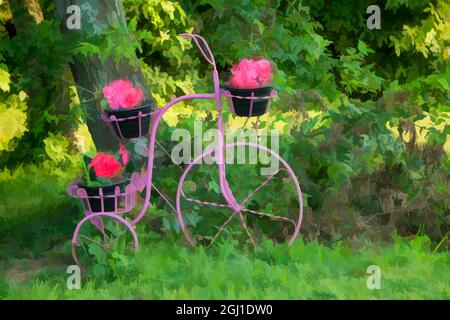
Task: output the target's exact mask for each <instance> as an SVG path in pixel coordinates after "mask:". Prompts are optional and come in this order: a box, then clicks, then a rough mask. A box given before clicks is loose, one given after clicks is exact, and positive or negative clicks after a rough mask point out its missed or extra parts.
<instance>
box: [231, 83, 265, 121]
mask: <svg viewBox="0 0 450 320" xmlns="http://www.w3.org/2000/svg"><path fill="white" fill-rule="evenodd" d="M223 88H224V89H225V90H228V91H230V93H231V94H232V95H233V96H240V97H251V96H252V92H254V100H253V110H252V114H250V102H251V100H250V99H239V98H231V100H232V101H233V106H234V112H235V113H236V115H238V116H240V117H257V116H260V115H263V114H264V113H266V112H267V107H268V105H269V100H270V99H269V98H266V99H258V97H269V96H270V93H271V92H272V89H273V87H272V86H265V87H261V88H254V89H239V88H235V87H233V86H231V85H229V84H224V86H223ZM230 107H231V106H230Z"/></svg>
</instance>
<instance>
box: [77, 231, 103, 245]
mask: <svg viewBox="0 0 450 320" xmlns="http://www.w3.org/2000/svg"><path fill="white" fill-rule="evenodd" d="M80 238H84V239H86V240H88V241H91V242H93V243H95V244H96V245H99V246H100V247H102V248H103V247H104V245H103V244H101V243H100V242H98V241H95V240H94V239H91V238H89V237H86V236H85V235H83V234H80Z"/></svg>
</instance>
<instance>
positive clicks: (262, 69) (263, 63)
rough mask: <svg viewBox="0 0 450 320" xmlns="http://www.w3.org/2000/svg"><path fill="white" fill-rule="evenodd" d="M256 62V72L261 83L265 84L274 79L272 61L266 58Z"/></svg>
mask: <svg viewBox="0 0 450 320" xmlns="http://www.w3.org/2000/svg"><path fill="white" fill-rule="evenodd" d="M255 63H256V73H257V74H258V79H259V82H260V83H261V85H265V84H267V83H269V82H270V80H272V67H271V66H270V62H269V61H267V60H266V59H261V60H258V61H256V62H255Z"/></svg>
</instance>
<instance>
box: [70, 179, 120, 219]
mask: <svg viewBox="0 0 450 320" xmlns="http://www.w3.org/2000/svg"><path fill="white" fill-rule="evenodd" d="M128 182H129V181H128V179H125V180H122V181H118V182H116V183H113V184H108V185H104V186H101V187H89V186H87V185H85V184H78V187H80V188H83V189H85V190H86V193H87V195H88V196H89V197H94V196H99V195H100V188H103V195H104V196H112V195H114V194H115V192H114V191H115V189H116V187H117V186H118V187H119V188H120V192H121V193H123V192H124V191H125V187H126V186H127V184H128ZM114 199H115V197H110V198H109V197H108V198H105V197H104V198H103V201H104V208H103V211H104V212H113V211H114V210H115V200H114ZM119 200H120V199H118V201H119ZM88 201H89V204H90V205H91V211H92V212H101V211H102V199H100V198H88ZM117 207H118V208H119V207H120V203H119V202H118V203H117Z"/></svg>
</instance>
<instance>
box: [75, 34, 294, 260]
mask: <svg viewBox="0 0 450 320" xmlns="http://www.w3.org/2000/svg"><path fill="white" fill-rule="evenodd" d="M180 36H182V37H190V38H192V40H194V42H195V44H196V46H197V47H198V49H199V51H200V52H201V54H202V56H203V57H204V58H205V60H206V61H207V62H208V63H209V64H210V65H211V66H212V67H213V72H212V73H213V81H214V92H213V93H205V94H188V95H184V96H181V97H176V98H174V99H173V100H172V101H170V102H169V103H168V104H167V105H165V106H164V108H162V109H157V110H156V111H152V112H139V113H138V115H137V116H132V117H127V118H120V119H119V118H117V117H116V116H114V115H107V114H105V113H104V114H102V119H103V120H104V121H106V122H108V123H109V124H110V125H111V127H112V128H113V129H114V132H115V133H116V134H117V135H118V137H119V138H121V139H124V138H126V137H124V136H123V134H122V133H121V125H120V124H121V121H129V120H133V121H136V120H137V123H138V124H139V127H138V130H139V136H144V135H149V141H148V147H147V151H148V160H147V172H145V173H143V174H138V173H134V174H133V175H132V177H131V179H130V183H129V184H128V185H127V186H126V187H125V190H121V189H120V188H119V187H116V189H115V192H114V194H112V195H111V194H109V195H104V194H103V193H102V190H101V189H100V192H99V194H98V196H89V195H88V194H87V192H86V190H85V189H83V188H80V187H78V186H77V185H76V184H75V183H73V184H71V185H70V186H69V188H68V194H69V195H71V196H74V197H77V198H79V199H80V200H81V201H82V203H83V207H84V213H85V217H84V218H83V219H82V220H81V221H80V222H79V223H78V225H77V227H76V229H75V232H74V234H73V237H72V256H73V259H74V260H75V262H76V263H77V264H78V265H81V264H83V262H82V261H80V259H79V250H82V251H83V250H84V252H85V253H88V254H89V253H92V252H96V251H97V249H96V248H94V247H95V246H97V247H99V248H100V249H102V250H108V249H110V248H112V247H113V246H117V244H118V243H119V244H120V243H121V244H120V245H121V246H122V247H123V248H127V249H128V250H130V251H133V250H137V249H138V245H139V244H138V237H137V235H136V231H135V225H136V224H137V223H138V222H139V221H140V220H141V219H142V218H143V217H144V215H145V213H146V211H147V209H148V208H149V205H150V197H151V191H152V188H153V189H155V191H156V192H158V193H159V194H160V196H162V197H163V198H164V199H165V200H166V201H167V199H166V198H165V197H164V195H163V194H162V193H161V192H160V191H159V190H158V189H157V188H156V187H155V186H154V185H153V184H152V177H153V164H154V157H155V142H156V135H157V130H158V125H159V123H160V121H161V118H162V116H163V115H164V113H165V112H166V111H167V110H169V109H170V108H171V107H172V106H174V105H175V104H177V103H179V102H181V101H185V100H193V99H206V100H215V103H216V106H217V111H218V117H217V127H218V139H217V144H216V145H215V147H213V148H210V149H209V150H206V151H205V152H203V153H202V154H201V155H200V156H198V157H196V158H195V159H194V160H193V161H192V162H191V163H190V164H189V165H188V166H187V167H186V168H185V169H184V172H183V174H182V176H181V179H180V181H179V183H178V188H177V193H176V200H175V202H176V203H175V206H173V205H171V204H170V202H169V205H170V206H171V207H172V208H173V209H174V211H175V214H176V217H177V221H178V225H179V227H180V229H181V231H182V232H183V235H184V237H185V238H186V240H187V242H188V243H189V244H190V245H191V246H192V247H195V246H196V245H197V244H198V243H199V242H200V239H203V240H204V238H203V237H202V236H201V235H198V234H196V233H195V227H193V226H191V227H189V226H188V225H187V224H186V221H185V219H184V214H183V209H182V201H186V202H192V203H194V204H196V205H200V206H213V207H216V208H224V209H227V210H229V211H230V212H231V213H230V214H229V215H228V217H227V218H226V219H225V221H224V222H223V223H222V224H221V225H219V226H217V230H216V232H215V233H214V234H213V235H212V236H209V237H207V239H208V241H209V244H208V246H209V245H211V244H213V243H214V241H215V240H216V239H217V237H218V236H219V235H220V234H221V232H222V231H223V230H224V229H225V228H226V227H227V225H228V224H229V223H230V222H231V221H233V220H234V219H237V221H238V222H239V224H240V225H241V226H242V228H243V229H244V231H245V233H246V234H247V235H248V237H249V239H250V241H251V243H252V244H253V245H256V236H255V234H254V232H252V228H251V227H250V226H249V225H248V222H247V217H250V216H254V217H257V218H261V219H264V221H265V222H267V223H268V222H276V223H282V224H284V225H286V226H289V227H284V228H283V232H282V234H281V235H280V237H283V238H287V239H288V242H289V244H292V243H293V242H294V240H295V239H296V238H297V236H298V234H299V231H300V226H301V223H302V215H303V203H302V192H301V189H300V185H299V183H298V180H297V178H296V176H295V174H294V172H293V170H292V169H291V167H290V166H289V164H288V163H287V162H286V161H285V160H284V159H283V158H281V156H280V155H279V154H277V153H276V152H275V151H273V150H271V149H269V148H267V147H265V146H263V145H260V144H257V143H251V142H235V143H231V144H225V142H224V125H223V116H222V97H226V98H227V100H228V103H229V106H230V109H231V111H232V112H235V108H234V103H233V101H237V100H236V99H248V100H249V101H250V109H249V114H248V116H249V117H250V116H253V114H252V112H253V105H254V104H256V103H258V102H260V101H261V100H269V99H271V98H272V97H273V96H275V95H276V92H275V91H274V90H272V91H271V92H270V93H269V94H268V95H266V96H263V97H261V96H255V95H254V94H253V93H252V94H251V95H250V96H238V95H233V94H231V93H230V91H229V90H226V89H222V88H221V87H220V84H219V76H218V72H217V69H216V64H215V60H214V56H213V54H212V52H211V50H210V48H209V46H208V44H207V42H206V41H205V40H204V39H203V38H202V37H201V36H199V35H195V34H181V35H180ZM148 117H151V123H150V127H149V128H148V126H143V125H142V123H144V120H146V119H148ZM147 128H148V129H149V130H148V131H150V132H147V130H146V129H147ZM237 147H246V148H253V149H257V150H258V151H259V152H265V153H267V154H268V155H270V156H272V157H274V158H275V159H277V160H278V161H279V163H280V165H281V167H280V168H279V169H278V170H276V171H275V172H274V173H273V174H271V175H270V176H268V177H267V178H266V179H265V180H264V181H263V182H262V183H261V184H259V186H258V187H256V188H255V189H254V190H253V191H252V192H249V193H248V194H246V195H245V197H242V199H243V200H241V201H238V200H237V198H236V196H235V192H237V190H234V191H233V190H232V189H231V187H230V184H229V181H228V180H227V177H226V172H227V171H226V167H227V165H226V161H225V152H226V150H227V149H232V148H237ZM212 154H214V155H215V156H216V159H217V161H216V162H217V167H218V175H219V185H220V190H221V194H220V195H221V197H222V198H223V199H224V202H223V203H216V202H211V201H203V200H200V199H197V198H194V197H192V196H190V195H186V194H185V192H184V191H183V185H184V184H185V182H186V181H187V180H186V178H187V176H188V175H189V173H190V172H191V171H192V169H193V168H194V167H195V166H198V165H200V164H201V163H202V160H203V159H204V158H205V157H209V156H211V155H212ZM280 172H282V173H284V174H285V175H286V178H284V179H283V182H284V184H287V183H290V184H291V185H290V187H291V190H293V192H292V194H293V196H292V198H291V199H289V201H288V202H285V205H284V208H282V209H285V211H286V214H274V213H273V212H264V211H262V210H259V209H258V210H255V208H251V207H250V206H248V205H249V204H250V200H251V199H252V197H253V196H254V195H255V194H256V193H257V192H259V191H260V190H261V189H263V188H264V187H265V186H266V185H268V184H269V183H270V182H271V180H273V179H274V177H275V176H276V175H277V174H278V173H280ZM144 189H145V198H144V200H143V202H142V208H141V209H140V210H139V213H137V214H136V215H135V217H134V218H132V219H130V218H129V217H127V216H126V215H127V213H129V212H131V211H132V210H133V209H134V208H135V207H136V205H137V199H138V194H139V192H141V191H143V190H144ZM92 199H96V200H97V201H98V200H100V203H101V210H100V211H98V212H94V211H93V210H92V208H91V206H90V200H92ZM105 199H109V200H111V199H114V210H112V211H105V210H104V205H103V204H104V202H105ZM293 204H294V205H295V207H294V208H293V206H292V205H293ZM270 205H271V204H269V205H268V206H264V205H263V206H260V207H261V208H265V207H270ZM92 228H93V230H94V231H96V232H98V235H97V236H96V237H92V236H87V235H85V234H84V233H83V231H82V230H83V229H90V231H91V232H92ZM121 239H122V240H121ZM80 248H81V249H80Z"/></svg>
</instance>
